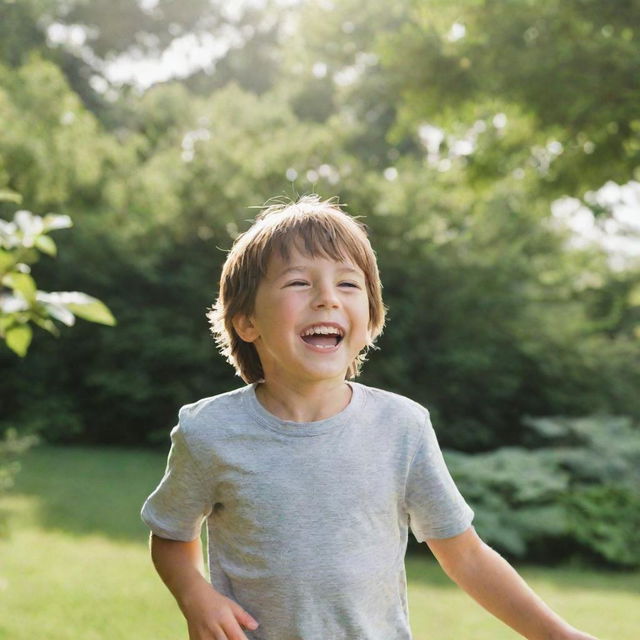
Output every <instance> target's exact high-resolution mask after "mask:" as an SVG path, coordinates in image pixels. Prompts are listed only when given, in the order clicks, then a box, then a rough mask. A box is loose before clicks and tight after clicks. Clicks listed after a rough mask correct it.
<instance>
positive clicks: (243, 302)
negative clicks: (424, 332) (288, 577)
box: [206, 194, 386, 383]
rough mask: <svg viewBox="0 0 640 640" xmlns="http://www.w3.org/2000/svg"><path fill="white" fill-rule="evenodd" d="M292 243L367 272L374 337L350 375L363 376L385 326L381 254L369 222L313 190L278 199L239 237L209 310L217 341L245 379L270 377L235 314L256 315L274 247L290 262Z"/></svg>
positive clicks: (304, 251) (311, 253) (308, 252)
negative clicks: (236, 322)
mask: <svg viewBox="0 0 640 640" xmlns="http://www.w3.org/2000/svg"><path fill="white" fill-rule="evenodd" d="M292 247H295V249H297V250H298V251H299V252H300V253H302V254H303V255H307V256H310V257H324V258H329V259H332V260H336V261H343V260H345V259H346V258H350V259H351V260H353V261H354V262H355V263H356V264H357V265H358V267H360V269H362V271H363V273H364V275H365V280H366V290H367V297H368V299H369V330H370V335H371V339H370V342H369V344H367V345H366V346H365V348H364V349H363V350H362V351H361V352H360V353H359V354H358V355H357V356H356V358H355V359H354V361H353V362H352V363H351V365H350V366H349V369H348V372H347V375H348V377H349V378H354V377H356V376H357V375H359V373H360V369H361V367H362V363H363V362H364V361H365V359H366V355H367V352H368V350H369V349H370V348H375V347H374V343H375V340H376V339H377V338H378V336H379V335H380V334H381V333H382V329H383V327H384V321H385V311H386V310H385V307H384V303H383V302H382V284H381V282H380V275H379V273H378V265H377V262H376V256H375V253H374V251H373V249H372V247H371V243H370V242H369V239H368V237H367V230H366V226H365V225H364V224H362V223H361V222H359V221H358V220H357V219H356V218H354V217H352V216H350V215H348V214H347V213H345V212H344V211H343V210H342V205H340V204H339V203H338V201H337V198H330V199H328V200H323V201H322V200H320V197H319V196H318V195H316V194H312V195H306V196H302V197H301V198H300V199H299V200H298V201H297V202H293V201H289V202H284V203H277V204H272V205H270V206H268V207H266V208H265V209H264V210H263V211H262V212H261V213H260V214H258V216H257V217H256V219H255V221H254V223H253V224H252V226H251V227H250V228H249V229H248V230H247V231H245V232H244V233H242V234H241V235H240V236H238V238H236V240H235V242H234V244H233V246H232V248H231V250H230V251H229V253H228V255H227V259H226V261H225V263H224V266H223V267H222V274H221V277H220V288H219V293H218V298H217V300H216V302H215V304H214V305H213V306H212V307H211V308H210V309H207V314H206V316H207V319H208V320H209V323H210V325H211V333H212V334H213V337H214V339H215V341H216V345H217V346H218V349H219V351H220V353H221V354H222V355H223V356H224V357H225V358H226V359H227V361H228V362H229V363H230V364H231V365H232V366H233V367H234V368H235V370H236V373H237V374H238V375H239V376H240V377H241V378H242V379H243V380H244V381H245V382H247V383H251V382H260V381H261V380H263V379H264V371H263V369H262V364H261V362H260V358H259V356H258V352H257V350H256V348H255V345H253V344H252V343H249V342H245V341H244V340H242V339H241V338H240V336H239V335H238V334H237V332H236V330H235V328H234V326H233V319H234V318H235V317H236V316H238V315H245V316H251V315H252V314H253V312H254V310H255V300H256V292H257V290H258V285H259V284H260V282H261V280H262V278H264V277H265V275H266V273H267V267H268V264H269V259H270V258H271V256H272V255H273V252H274V251H277V252H278V253H279V254H280V256H281V257H282V259H283V260H285V261H288V260H289V256H290V252H291V249H292Z"/></svg>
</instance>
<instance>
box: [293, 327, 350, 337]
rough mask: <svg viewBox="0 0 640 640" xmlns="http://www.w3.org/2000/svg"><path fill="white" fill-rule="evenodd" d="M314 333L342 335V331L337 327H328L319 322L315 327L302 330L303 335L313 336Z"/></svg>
mask: <svg viewBox="0 0 640 640" xmlns="http://www.w3.org/2000/svg"><path fill="white" fill-rule="evenodd" d="M314 333H316V334H317V333H320V334H323V335H337V336H341V335H342V331H341V330H340V329H338V328H337V327H327V326H326V325H323V324H317V325H314V326H313V327H309V328H308V329H306V330H305V331H303V332H302V335H303V336H311V335H313V334H314Z"/></svg>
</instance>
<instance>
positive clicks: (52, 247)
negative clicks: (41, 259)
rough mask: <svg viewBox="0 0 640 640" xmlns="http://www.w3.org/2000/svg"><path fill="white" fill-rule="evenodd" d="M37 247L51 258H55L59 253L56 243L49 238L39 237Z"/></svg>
mask: <svg viewBox="0 0 640 640" xmlns="http://www.w3.org/2000/svg"><path fill="white" fill-rule="evenodd" d="M36 247H37V248H38V249H40V251H42V252H43V253H46V254H48V255H50V256H55V255H56V254H57V253H58V250H57V247H56V243H55V242H54V241H53V240H52V239H51V238H50V237H49V236H42V235H41V236H38V237H37V238H36Z"/></svg>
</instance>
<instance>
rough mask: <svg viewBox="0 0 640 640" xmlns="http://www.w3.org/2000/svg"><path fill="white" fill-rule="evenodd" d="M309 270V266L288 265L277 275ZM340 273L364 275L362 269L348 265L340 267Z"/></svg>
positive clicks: (280, 276) (278, 276)
mask: <svg viewBox="0 0 640 640" xmlns="http://www.w3.org/2000/svg"><path fill="white" fill-rule="evenodd" d="M308 270H309V267H303V266H299V265H294V266H292V267H287V268H286V269H283V270H282V271H281V272H280V273H279V274H278V275H277V276H276V277H277V278H282V277H283V276H286V275H287V274H289V273H293V272H296V273H299V272H305V271H308ZM338 273H353V274H355V275H364V274H363V273H362V271H361V270H360V269H356V268H355V267H347V266H344V267H340V268H339V269H338Z"/></svg>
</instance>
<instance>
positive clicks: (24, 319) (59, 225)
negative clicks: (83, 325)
mask: <svg viewBox="0 0 640 640" xmlns="http://www.w3.org/2000/svg"><path fill="white" fill-rule="evenodd" d="M3 195H4V199H5V200H6V199H11V198H15V194H13V195H12V194H11V193H10V192H9V193H7V192H6V191H5V192H3V193H0V198H1V197H2V196H3ZM71 226H72V222H71V218H70V217H69V216H66V215H55V214H48V215H46V216H44V217H41V216H38V215H34V214H33V213H31V212H30V211H26V210H24V209H23V210H19V211H17V212H16V213H15V215H14V219H13V221H12V222H7V221H5V220H0V283H1V284H2V285H3V288H4V289H6V290H5V291H2V290H0V338H2V339H4V340H5V342H6V344H7V346H8V347H9V348H10V349H11V350H12V351H14V352H15V353H16V354H18V355H19V356H20V357H23V356H24V355H26V353H27V350H28V348H29V345H30V343H31V340H32V337H33V332H32V329H31V326H30V323H34V324H36V325H38V326H39V327H41V328H43V329H45V330H46V331H49V332H50V333H52V334H54V335H56V336H57V335H59V333H60V332H59V329H58V327H57V326H56V325H55V324H54V322H53V320H59V321H60V322H62V323H63V324H65V325H67V326H69V327H71V326H73V325H74V324H75V319H76V316H79V317H81V318H84V319H85V320H89V321H90V322H98V323H100V324H106V325H110V326H113V325H115V324H116V321H115V318H114V317H113V315H112V314H111V312H110V311H109V309H108V308H107V307H106V306H105V304H104V303H103V302H101V301H100V300H98V299H97V298H93V297H92V296H89V295H87V294H86V293H81V292H80V291H53V292H50V293H47V292H45V291H39V290H38V288H37V286H36V283H35V280H34V279H33V277H32V276H31V268H30V266H29V265H30V264H33V263H34V262H37V260H38V259H39V252H42V253H46V254H47V255H50V256H55V255H56V254H57V247H56V244H55V242H54V241H53V240H52V239H51V238H50V237H49V236H48V235H47V234H48V233H49V232H50V231H55V230H56V229H67V228H69V227H71Z"/></svg>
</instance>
